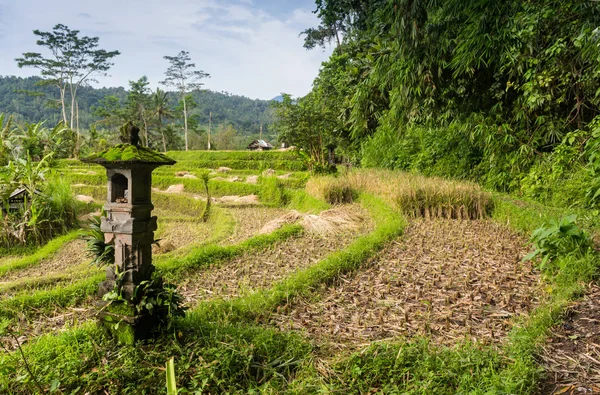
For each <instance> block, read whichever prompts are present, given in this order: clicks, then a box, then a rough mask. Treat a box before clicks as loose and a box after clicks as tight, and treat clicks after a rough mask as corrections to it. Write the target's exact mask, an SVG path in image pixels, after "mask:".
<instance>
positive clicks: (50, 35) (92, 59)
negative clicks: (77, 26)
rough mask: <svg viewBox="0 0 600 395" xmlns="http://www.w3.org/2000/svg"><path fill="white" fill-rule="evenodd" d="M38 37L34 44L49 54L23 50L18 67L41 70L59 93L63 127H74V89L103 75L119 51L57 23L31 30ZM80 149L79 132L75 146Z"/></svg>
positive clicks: (75, 98)
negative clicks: (101, 46) (48, 28)
mask: <svg viewBox="0 0 600 395" xmlns="http://www.w3.org/2000/svg"><path fill="white" fill-rule="evenodd" d="M33 34H34V35H36V36H38V37H39V39H38V40H37V42H36V44H37V45H39V46H41V47H45V48H46V49H47V50H49V52H50V53H51V56H49V57H44V56H43V55H42V54H41V53H38V52H25V53H24V54H23V57H21V58H17V59H16V61H17V64H18V65H19V67H34V68H37V69H39V70H40V72H41V75H42V77H43V78H44V79H45V82H46V83H48V84H52V85H55V86H56V87H57V88H58V89H59V92H60V103H61V111H62V117H63V122H64V124H65V126H67V127H71V128H73V125H74V118H75V115H76V102H77V91H78V90H79V88H80V87H81V86H82V85H84V84H86V83H88V82H89V81H92V80H93V78H94V76H95V75H102V74H106V72H107V71H108V70H109V69H110V67H111V66H112V65H113V63H111V59H112V58H114V57H115V56H117V55H119V54H120V52H119V51H106V50H103V49H98V41H99V38H98V37H88V36H83V37H80V36H79V30H71V29H69V28H68V27H67V26H65V25H62V24H58V25H56V26H54V28H53V29H52V31H51V32H42V31H40V30H34V31H33ZM67 90H68V91H69V93H70V97H71V107H70V113H71V118H70V122H67V111H66V92H67ZM78 148H79V132H78V133H77V143H76V149H78Z"/></svg>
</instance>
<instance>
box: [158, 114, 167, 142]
mask: <svg viewBox="0 0 600 395" xmlns="http://www.w3.org/2000/svg"><path fill="white" fill-rule="evenodd" d="M158 131H159V132H160V135H161V136H162V143H163V152H167V139H166V138H165V132H163V128H162V118H161V117H160V113H159V114H158Z"/></svg>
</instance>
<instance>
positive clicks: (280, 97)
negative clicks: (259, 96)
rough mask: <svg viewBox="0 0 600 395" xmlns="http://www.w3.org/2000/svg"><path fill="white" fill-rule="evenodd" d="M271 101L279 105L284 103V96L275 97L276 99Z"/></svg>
mask: <svg viewBox="0 0 600 395" xmlns="http://www.w3.org/2000/svg"><path fill="white" fill-rule="evenodd" d="M271 101H276V102H278V103H281V102H282V101H283V96H282V95H279V96H275V97H274V98H272V99H271Z"/></svg>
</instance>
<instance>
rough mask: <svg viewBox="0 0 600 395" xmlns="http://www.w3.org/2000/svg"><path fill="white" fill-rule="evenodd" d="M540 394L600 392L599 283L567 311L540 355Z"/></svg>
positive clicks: (592, 286)
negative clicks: (544, 376) (543, 379)
mask: <svg viewBox="0 0 600 395" xmlns="http://www.w3.org/2000/svg"><path fill="white" fill-rule="evenodd" d="M541 359H542V365H543V366H544V368H545V369H546V372H547V374H548V380H547V382H546V386H545V388H544V390H543V393H544V394H600V286H598V285H597V284H593V285H591V286H590V288H589V290H588V293H587V294H586V295H585V296H584V297H583V299H582V300H580V301H579V302H577V303H576V304H575V305H573V306H572V307H571V308H570V309H568V310H567V316H566V318H565V320H564V322H563V323H562V324H560V325H559V326H558V327H556V328H554V329H553V331H552V336H551V338H550V339H549V341H548V344H547V345H546V346H545V347H544V352H543V354H542V357H541Z"/></svg>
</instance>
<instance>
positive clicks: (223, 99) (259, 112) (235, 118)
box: [0, 76, 272, 136]
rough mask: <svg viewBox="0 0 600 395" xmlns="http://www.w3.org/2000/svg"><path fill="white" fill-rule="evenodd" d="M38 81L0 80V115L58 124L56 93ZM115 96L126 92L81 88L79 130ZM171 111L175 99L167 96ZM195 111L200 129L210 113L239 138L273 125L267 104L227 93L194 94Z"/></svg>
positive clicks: (36, 79)
mask: <svg viewBox="0 0 600 395" xmlns="http://www.w3.org/2000/svg"><path fill="white" fill-rule="evenodd" d="M40 81H42V79H41V78H39V77H28V78H21V77H14V76H6V77H2V76H0V113H6V114H12V115H13V116H14V117H15V118H16V119H18V120H24V121H27V122H40V121H46V122H47V123H48V124H49V125H54V124H56V123H58V122H59V120H60V110H59V101H58V99H59V95H58V89H57V88H55V87H53V86H40V85H39V83H40ZM111 95H112V96H116V97H117V98H119V99H120V100H122V101H123V100H124V99H125V98H126V96H127V90H126V89H125V88H123V87H117V88H92V87H83V88H81V89H80V91H79V93H78V102H79V119H80V121H79V122H80V127H81V128H82V129H87V128H89V127H90V125H92V124H94V122H96V121H98V119H97V118H96V117H95V116H94V115H93V107H94V106H97V105H98V103H99V102H100V100H102V99H103V98H104V97H106V96H111ZM170 96H171V102H172V105H173V107H175V105H176V104H177V101H178V98H177V96H176V95H175V94H174V93H170ZM194 99H195V101H196V102H197V103H198V107H196V108H194V109H193V110H192V111H191V115H196V116H197V119H198V122H199V123H200V125H203V126H205V125H208V121H209V114H210V113H212V122H213V126H215V127H217V126H218V125H224V124H231V125H233V127H234V128H235V129H236V130H237V131H238V132H239V133H240V134H242V135H246V136H248V135H255V134H258V133H259V131H260V125H261V124H262V125H263V133H268V131H269V126H270V125H271V123H272V115H271V111H270V108H269V107H270V103H271V101H269V100H252V99H249V98H247V97H244V96H237V95H233V94H231V93H228V92H222V93H220V92H212V91H201V92H195V93H194Z"/></svg>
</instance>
